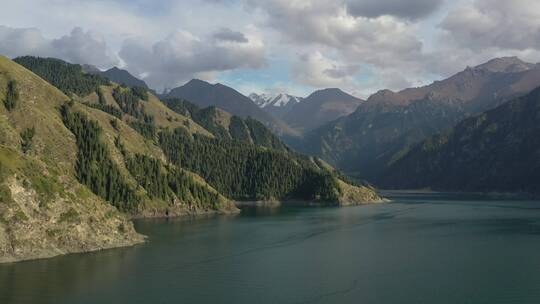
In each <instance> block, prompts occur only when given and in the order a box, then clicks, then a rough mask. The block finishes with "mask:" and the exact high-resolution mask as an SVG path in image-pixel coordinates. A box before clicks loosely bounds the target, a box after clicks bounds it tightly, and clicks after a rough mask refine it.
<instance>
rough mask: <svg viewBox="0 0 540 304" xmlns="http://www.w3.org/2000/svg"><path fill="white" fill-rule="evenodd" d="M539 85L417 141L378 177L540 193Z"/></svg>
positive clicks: (415, 184)
mask: <svg viewBox="0 0 540 304" xmlns="http://www.w3.org/2000/svg"><path fill="white" fill-rule="evenodd" d="M539 119H540V88H539V89H536V90H534V91H533V92H531V93H530V94H528V95H526V96H524V97H521V98H518V99H516V100H513V101H511V102H508V103H505V104H503V105H501V106H499V107H498V108H496V109H494V110H491V111H488V112H485V113H483V114H481V115H479V116H475V117H471V118H468V119H466V120H464V121H463V122H461V123H459V124H458V125H457V126H455V127H454V128H453V129H451V130H449V131H447V132H445V133H443V134H440V135H436V136H433V137H431V138H429V139H427V140H425V141H423V142H422V143H421V144H419V145H417V146H415V147H414V148H413V149H412V150H411V151H410V152H409V153H408V154H407V155H405V156H404V157H403V158H402V159H400V160H399V161H398V162H396V163H395V164H393V165H392V166H391V167H390V168H389V169H388V170H387V171H386V172H385V173H384V174H383V176H382V177H381V178H380V180H379V182H380V184H381V185H383V186H385V187H391V188H407V189H413V188H432V189H441V190H459V191H510V192H516V191H525V192H533V193H536V194H538V193H540V184H539V183H538V181H539V180H540V138H539V137H538V134H540V125H539V124H538V121H539Z"/></svg>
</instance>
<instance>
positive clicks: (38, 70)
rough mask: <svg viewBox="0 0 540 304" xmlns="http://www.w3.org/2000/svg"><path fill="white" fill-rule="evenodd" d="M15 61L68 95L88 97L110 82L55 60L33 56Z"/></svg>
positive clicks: (76, 65) (18, 58)
mask: <svg viewBox="0 0 540 304" xmlns="http://www.w3.org/2000/svg"><path fill="white" fill-rule="evenodd" d="M13 61H15V62H17V63H18V64H20V65H22V66H24V67H25V68H27V69H29V70H31V71H32V72H34V73H35V74H37V75H38V76H40V77H41V78H43V79H45V80H46V81H48V82H49V83H50V84H52V85H53V86H55V87H57V88H58V89H60V90H61V91H62V92H64V93H65V94H66V95H70V94H76V95H78V96H86V95H88V94H90V93H92V92H94V91H95V90H97V89H98V88H99V86H100V85H108V84H109V81H108V80H107V79H106V78H103V77H101V76H99V75H92V74H86V73H84V72H83V70H82V67H81V66H80V65H78V64H70V63H67V62H65V61H62V60H59V59H55V58H40V57H33V56H24V57H17V58H15V59H13Z"/></svg>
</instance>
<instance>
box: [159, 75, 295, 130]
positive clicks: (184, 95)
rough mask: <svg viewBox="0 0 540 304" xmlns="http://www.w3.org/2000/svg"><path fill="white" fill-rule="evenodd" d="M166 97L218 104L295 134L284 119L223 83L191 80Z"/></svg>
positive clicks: (234, 112)
mask: <svg viewBox="0 0 540 304" xmlns="http://www.w3.org/2000/svg"><path fill="white" fill-rule="evenodd" d="M164 97H165V98H180V99H185V100H188V101H190V102H193V103H195V104H197V105H198V106H200V107H203V108H205V107H209V106H216V107H219V108H221V109H223V110H225V111H227V112H229V113H231V114H233V115H238V116H240V117H242V118H247V117H252V118H254V119H257V120H259V121H261V122H262V123H264V124H265V125H266V126H267V127H269V128H270V129H272V130H273V131H274V132H276V133H278V134H280V135H294V134H295V132H294V131H293V130H292V129H290V128H289V127H288V126H287V124H285V123H284V122H283V121H281V120H279V119H277V118H274V117H273V116H272V115H270V114H269V113H266V112H265V111H263V110H262V109H260V108H259V107H258V106H257V105H256V104H255V103H253V101H252V100H251V99H249V98H248V97H246V96H244V95H242V94H241V93H240V92H238V91H236V90H234V89H232V88H230V87H227V86H224V85H222V84H219V83H218V84H210V83H208V82H205V81H202V80H197V79H194V80H191V81H190V82H188V83H187V84H185V85H183V86H181V87H178V88H175V89H173V90H171V91H170V92H169V93H168V94H166V95H165V96H164Z"/></svg>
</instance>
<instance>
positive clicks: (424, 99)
mask: <svg viewBox="0 0 540 304" xmlns="http://www.w3.org/2000/svg"><path fill="white" fill-rule="evenodd" d="M538 83H540V68H539V67H538V66H537V65H533V64H527V63H524V62H522V61H520V60H519V59H517V58H513V57H510V58H499V59H494V60H492V61H490V62H488V63H486V64H483V65H480V66H477V67H475V68H467V69H466V70H464V71H463V72H460V73H458V74H456V75H454V76H452V77H450V78H448V79H446V80H443V81H437V82H434V83H433V84H431V85H429V86H425V87H421V88H412V89H406V90H403V91H401V92H398V93H394V92H391V91H388V90H385V91H381V92H378V93H376V94H374V95H373V96H371V97H370V98H369V99H368V100H367V101H366V102H365V103H363V104H362V105H361V106H359V107H358V109H357V110H356V111H355V112H354V113H352V114H350V115H348V116H346V117H343V118H340V119H338V120H336V121H334V122H331V123H329V124H327V125H325V126H323V127H321V128H319V129H316V130H314V131H312V132H310V133H308V134H306V135H305V138H304V140H302V141H297V142H291V144H292V145H293V146H294V147H296V148H297V149H299V150H300V151H302V152H306V153H312V154H315V155H319V156H321V157H322V158H323V159H325V160H327V161H329V162H330V163H331V164H333V165H336V166H337V167H338V168H340V169H342V170H344V171H346V172H348V173H350V174H353V175H355V176H357V177H359V178H364V179H368V180H370V181H374V180H376V179H377V177H378V176H379V175H380V174H381V173H382V171H384V170H385V168H386V167H387V166H389V165H391V164H392V163H393V162H395V161H396V160H398V159H399V158H400V157H402V156H403V155H405V154H406V153H407V151H408V150H409V149H410V148H411V147H412V146H413V145H414V144H417V143H419V142H420V141H422V140H423V139H425V138H426V137H428V136H431V135H433V134H436V133H439V132H442V131H443V130H445V129H447V128H450V127H452V126H454V125H455V124H456V123H457V122H459V121H461V120H462V119H464V118H466V117H467V116H470V115H474V114H475V113H479V112H481V111H485V110H488V109H491V108H494V107H496V106H497V105H500V104H501V103H503V102H505V101H507V100H510V99H512V98H515V97H517V96H520V95H523V94H526V93H528V92H530V91H531V90H532V89H534V88H535V87H536V86H537V85H538Z"/></svg>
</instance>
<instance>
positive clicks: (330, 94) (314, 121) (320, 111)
mask: <svg viewBox="0 0 540 304" xmlns="http://www.w3.org/2000/svg"><path fill="white" fill-rule="evenodd" d="M362 102H363V100H361V99H358V98H356V97H354V96H351V95H349V94H347V93H345V92H343V91H342V90H340V89H324V90H320V91H316V92H314V93H312V94H311V95H309V96H308V97H306V98H305V99H304V100H302V102H300V103H296V104H294V105H293V106H292V107H291V108H290V110H289V111H287V113H285V114H284V115H283V120H284V121H285V122H286V123H287V124H288V125H289V126H291V127H293V128H296V129H298V130H302V131H308V130H312V129H315V128H317V127H320V126H322V125H324V124H326V123H328V122H330V121H333V120H335V119H337V118H339V117H342V116H345V115H348V114H351V113H352V112H354V110H356V108H357V107H358V106H359V105H360V104H361V103H362Z"/></svg>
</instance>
